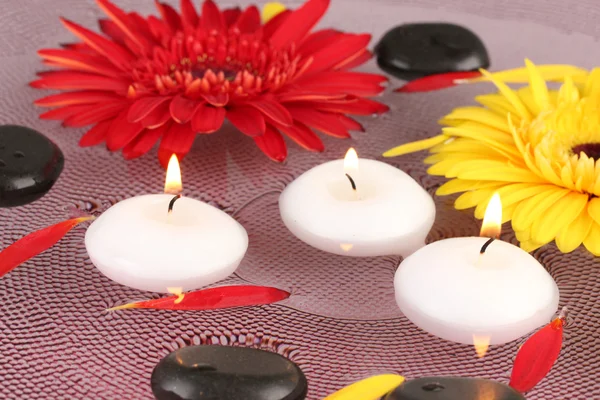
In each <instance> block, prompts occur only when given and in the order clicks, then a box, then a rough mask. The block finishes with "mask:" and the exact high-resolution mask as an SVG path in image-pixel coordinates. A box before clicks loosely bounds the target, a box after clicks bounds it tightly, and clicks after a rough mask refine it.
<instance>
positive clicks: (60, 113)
mask: <svg viewBox="0 0 600 400" xmlns="http://www.w3.org/2000/svg"><path fill="white" fill-rule="evenodd" d="M89 107H90V105H89V104H76V105H69V106H65V107H61V108H55V109H54V110H50V111H46V112H45V113H42V114H40V119H48V120H57V121H62V120H64V119H66V118H69V117H72V116H74V115H77V114H79V113H80V112H82V111H86V110H89Z"/></svg>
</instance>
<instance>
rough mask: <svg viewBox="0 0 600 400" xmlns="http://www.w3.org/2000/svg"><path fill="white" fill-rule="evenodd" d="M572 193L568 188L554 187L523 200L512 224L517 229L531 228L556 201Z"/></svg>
mask: <svg viewBox="0 0 600 400" xmlns="http://www.w3.org/2000/svg"><path fill="white" fill-rule="evenodd" d="M569 193H570V190H568V189H561V188H556V187H552V188H550V189H549V190H547V191H544V192H542V193H540V194H538V195H536V196H533V197H530V198H528V199H527V200H524V201H522V202H521V203H520V204H519V206H518V207H517V209H516V210H515V213H514V215H513V220H512V226H513V229H514V230H515V231H524V230H525V229H529V228H530V227H531V224H532V223H533V222H534V221H535V220H536V219H538V218H540V217H541V216H542V214H543V213H544V212H545V211H546V210H547V209H548V208H549V207H550V206H552V205H553V204H554V203H555V202H557V201H558V200H560V199H561V198H562V197H564V196H566V195H567V194H569Z"/></svg>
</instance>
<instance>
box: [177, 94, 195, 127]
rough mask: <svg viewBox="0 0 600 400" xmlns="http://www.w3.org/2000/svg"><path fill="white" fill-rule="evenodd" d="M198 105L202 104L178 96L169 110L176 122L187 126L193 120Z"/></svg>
mask: <svg viewBox="0 0 600 400" xmlns="http://www.w3.org/2000/svg"><path fill="white" fill-rule="evenodd" d="M198 105H200V103H199V102H197V101H195V100H190V99H186V98H185V97H183V96H182V95H177V96H175V97H173V100H172V101H171V105H170V107H169V109H170V111H171V116H172V117H173V119H174V120H175V121H177V122H179V123H180V124H185V123H186V122H188V121H189V120H190V119H192V116H193V115H194V112H195V111H196V108H197V107H198Z"/></svg>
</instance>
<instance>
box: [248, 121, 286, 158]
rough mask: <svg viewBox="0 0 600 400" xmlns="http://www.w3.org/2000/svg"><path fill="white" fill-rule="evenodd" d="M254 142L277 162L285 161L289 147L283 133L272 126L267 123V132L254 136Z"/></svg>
mask: <svg viewBox="0 0 600 400" xmlns="http://www.w3.org/2000/svg"><path fill="white" fill-rule="evenodd" d="M254 142H255V143H256V145H257V146H258V148H259V149H261V150H262V152H263V153H265V154H266V155H267V156H268V157H269V158H270V159H271V160H273V161H277V162H283V161H285V158H286V157H287V147H286V145H285V141H284V140H283V137H282V136H281V134H280V133H279V132H278V131H277V130H275V129H274V128H273V127H272V126H269V125H267V127H266V128H265V133H264V134H263V135H260V136H256V137H255V138H254Z"/></svg>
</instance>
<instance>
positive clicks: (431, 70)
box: [375, 23, 490, 80]
mask: <svg viewBox="0 0 600 400" xmlns="http://www.w3.org/2000/svg"><path fill="white" fill-rule="evenodd" d="M375 53H376V55H377V63H378V64H379V67H380V68H381V69H383V70H384V71H386V72H387V73H389V74H391V75H394V76H396V77H398V78H400V79H404V80H412V79H416V78H420V77H423V76H426V75H433V74H440V73H445V72H464V71H474V70H477V69H479V68H487V67H489V65H490V60H489V57H488V53H487V50H486V49H485V46H484V45H483V42H482V41H481V39H479V37H478V36H477V35H475V34H474V33H473V32H471V31H470V30H468V29H466V28H464V27H462V26H459V25H454V24H447V23H417V24H406V25H400V26H397V27H395V28H393V29H391V30H390V31H388V32H387V33H386V34H385V35H384V36H383V37H382V38H381V40H380V41H379V43H378V44H377V46H376V47H375Z"/></svg>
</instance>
